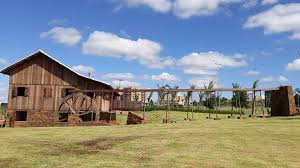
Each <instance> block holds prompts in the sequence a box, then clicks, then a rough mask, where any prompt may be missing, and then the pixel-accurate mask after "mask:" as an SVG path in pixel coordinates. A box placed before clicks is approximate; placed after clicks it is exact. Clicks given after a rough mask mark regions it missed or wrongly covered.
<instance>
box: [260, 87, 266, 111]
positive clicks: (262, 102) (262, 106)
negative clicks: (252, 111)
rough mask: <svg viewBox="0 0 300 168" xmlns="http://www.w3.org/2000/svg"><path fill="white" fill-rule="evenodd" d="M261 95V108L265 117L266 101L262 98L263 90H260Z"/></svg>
mask: <svg viewBox="0 0 300 168" xmlns="http://www.w3.org/2000/svg"><path fill="white" fill-rule="evenodd" d="M259 96H260V102H261V109H262V112H263V117H265V108H264V101H263V99H262V94H261V90H260V91H259Z"/></svg>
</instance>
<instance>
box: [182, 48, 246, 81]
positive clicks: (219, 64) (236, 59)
mask: <svg viewBox="0 0 300 168" xmlns="http://www.w3.org/2000/svg"><path fill="white" fill-rule="evenodd" d="M178 65H179V66H180V67H181V68H182V69H183V71H184V72H185V73H187V74H202V75H215V74H216V73H217V71H218V70H220V69H222V68H225V67H232V68H236V67H243V66H247V65H248V63H247V61H246V60H245V57H244V56H243V55H241V54H236V55H234V56H225V55H223V54H221V53H219V52H213V51H209V52H200V53H191V54H189V55H186V56H184V57H182V58H181V59H180V60H179V61H178Z"/></svg>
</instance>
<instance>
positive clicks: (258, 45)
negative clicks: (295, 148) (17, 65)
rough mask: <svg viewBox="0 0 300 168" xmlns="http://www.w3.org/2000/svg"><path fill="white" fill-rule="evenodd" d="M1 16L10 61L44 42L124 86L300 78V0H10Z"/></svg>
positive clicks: (81, 67)
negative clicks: (299, 1) (119, 81)
mask: <svg viewBox="0 0 300 168" xmlns="http://www.w3.org/2000/svg"><path fill="white" fill-rule="evenodd" d="M0 20H1V24H0V32H1V36H0V44H1V45H0V58H1V60H0V63H1V65H0V66H1V68H4V67H5V66H7V65H9V64H11V63H14V62H15V61H17V60H19V59H21V58H23V57H24V56H26V55H29V54H31V53H33V52H35V51H36V50H38V49H42V50H44V51H45V52H47V53H49V54H50V55H52V56H54V57H55V58H57V59H58V60H60V61H61V62H63V63H64V64H66V65H68V66H70V67H73V68H74V69H76V70H77V71H80V72H81V73H85V74H86V73H87V72H92V76H93V77H94V78H97V79H99V80H103V81H106V82H110V83H114V84H116V83H118V82H117V81H118V79H122V81H123V82H122V85H124V86H125V85H138V86H139V87H150V88H153V87H156V84H157V83H160V84H162V83H170V84H171V85H179V86H180V87H182V88H184V87H189V86H190V85H191V84H197V85H199V87H201V86H203V83H207V81H209V80H214V81H216V82H217V81H219V83H220V85H221V86H223V87H231V83H232V82H239V83H240V84H241V85H242V86H243V87H251V83H252V82H253V81H254V80H256V79H259V80H261V83H260V86H262V87H266V86H279V85H287V84H292V85H294V87H298V83H299V80H300V79H299V78H298V76H297V74H298V73H299V70H300V67H299V66H300V60H299V58H300V57H299V54H298V53H299V50H300V48H299V40H300V24H299V23H300V3H297V1H296V0H294V1H292V0H195V1H188V0H140V1H137V0H85V1H83V0H82V1H79V0H78V1H62V0H60V1H58V0H43V1H36V0H22V1H19V0H18V1H17V0H2V1H1V2H0ZM0 80H1V81H0V82H1V86H2V90H1V92H2V93H3V92H5V89H4V88H6V87H7V83H8V78H7V77H6V76H4V75H1V78H0Z"/></svg>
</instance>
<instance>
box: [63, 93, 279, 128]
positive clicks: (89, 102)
mask: <svg viewBox="0 0 300 168" xmlns="http://www.w3.org/2000/svg"><path fill="white" fill-rule="evenodd" d="M279 89H280V88H279V87H274V88H255V89H254V88H215V89H201V88H199V89H113V90H109V89H101V90H74V91H72V95H69V96H68V97H66V98H65V101H64V102H63V103H62V105H61V106H64V107H67V108H68V109H69V111H65V113H69V114H70V113H71V114H79V115H86V114H89V113H91V115H89V116H90V117H91V121H94V120H96V121H97V119H95V118H94V116H93V115H94V114H95V113H96V109H97V108H96V107H97V106H100V108H98V109H101V104H96V103H95V102H96V101H95V100H94V99H95V98H96V96H95V95H102V96H103V95H105V96H106V99H108V100H110V102H112V103H111V104H110V107H109V112H110V114H111V113H113V111H114V105H113V102H114V100H115V99H116V98H117V97H118V96H120V95H122V94H125V93H127V94H128V93H137V92H139V93H143V94H144V95H146V93H162V92H163V93H165V94H166V95H167V99H168V100H167V101H166V102H168V104H167V106H168V108H166V115H165V119H164V122H166V123H167V122H171V121H170V117H169V112H170V109H169V107H170V102H171V101H170V100H169V97H170V96H168V95H170V94H172V93H174V92H176V93H179V92H185V93H188V92H190V93H192V94H193V93H195V92H197V93H199V92H206V93H207V92H209V93H213V94H217V93H220V92H232V93H233V95H235V94H239V93H240V92H260V96H262V94H261V92H262V91H276V90H279ZM116 93H119V94H116ZM87 95H89V96H87ZM145 101H146V96H144V97H143V100H142V111H143V116H142V118H143V119H145V111H146V107H145V104H146V103H145ZM261 103H262V108H263V100H262V99H261ZM240 110H241V111H240V117H241V115H242V109H241V108H240ZM263 113H264V112H263ZM188 118H189V116H188V113H187V119H188ZM192 118H193V113H192ZM208 118H211V117H210V113H209V117H208ZM216 118H217V119H218V113H216ZM216 118H215V119H216Z"/></svg>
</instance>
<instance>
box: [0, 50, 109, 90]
mask: <svg viewBox="0 0 300 168" xmlns="http://www.w3.org/2000/svg"><path fill="white" fill-rule="evenodd" d="M39 54H43V55H44V56H46V57H48V58H50V59H51V60H53V61H54V62H56V63H58V64H59V65H61V66H63V67H64V68H66V69H68V70H70V71H71V72H73V73H75V74H76V75H78V76H79V77H82V78H84V79H87V80H92V81H94V82H97V83H100V84H103V85H106V86H108V87H109V88H111V89H113V87H112V86H111V85H109V84H107V83H105V82H102V81H99V80H96V79H93V78H91V77H87V76H84V75H81V74H80V73H78V72H76V71H74V70H73V69H72V68H70V67H68V66H66V65H65V64H63V63H61V62H59V61H58V60H56V59H55V58H54V57H52V56H51V55H49V54H47V53H46V52H44V51H43V50H38V51H36V52H35V53H33V54H30V55H29V56H27V57H25V58H23V59H21V60H20V61H17V62H16V63H14V64H12V65H10V66H8V67H6V68H4V69H3V70H2V71H1V73H3V74H6V75H9V71H10V70H12V69H13V68H15V67H17V66H19V65H21V64H23V63H24V62H26V61H29V60H31V59H32V58H33V57H35V56H37V55H39Z"/></svg>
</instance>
